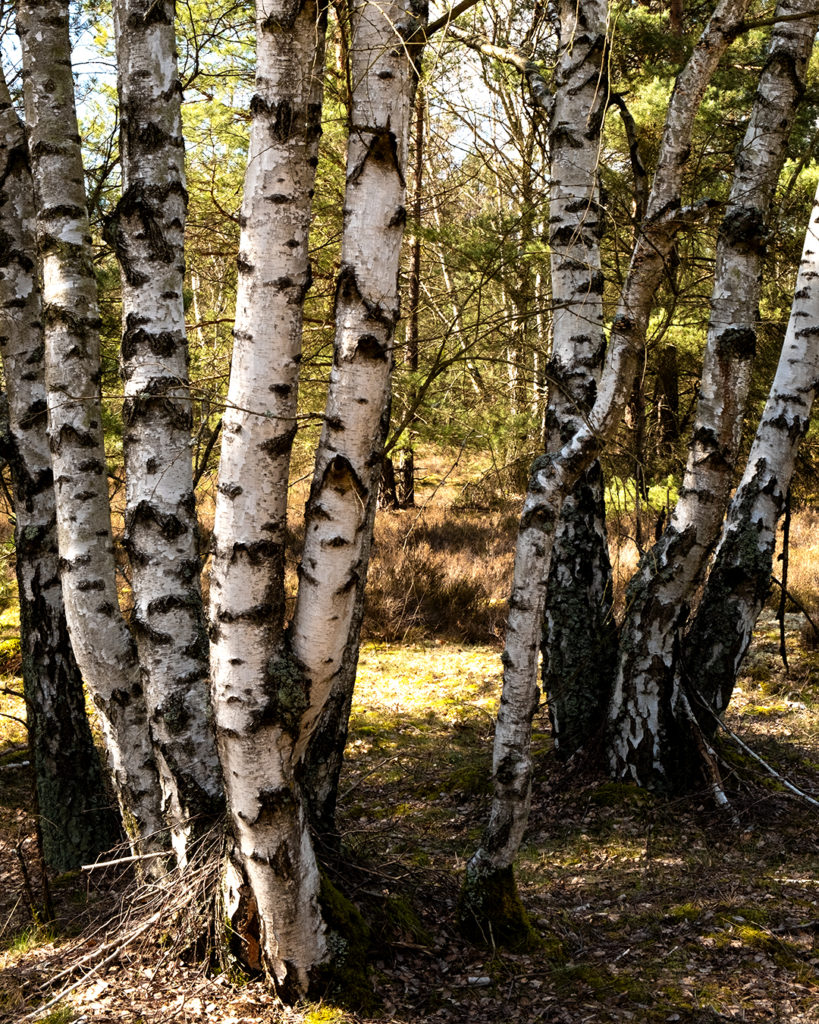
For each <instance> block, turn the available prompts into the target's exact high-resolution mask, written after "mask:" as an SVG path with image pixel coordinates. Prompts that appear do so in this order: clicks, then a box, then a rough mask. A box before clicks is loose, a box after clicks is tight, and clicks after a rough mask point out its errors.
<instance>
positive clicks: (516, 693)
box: [461, 0, 747, 924]
mask: <svg viewBox="0 0 819 1024" xmlns="http://www.w3.org/2000/svg"><path fill="white" fill-rule="evenodd" d="M746 4H747V0H745V2H743V0H739V2H737V0H722V2H720V3H719V4H718V5H717V7H716V10H715V11H714V14H713V15H712V17H711V20H710V21H709V23H708V25H707V26H706V28H705V30H704V32H703V34H702V36H701V37H700V39H699V41H698V42H697V45H696V46H695V48H694V50H693V52H692V54H691V57H690V58H689V60H688V63H687V64H686V66H685V68H684V69H683V71H682V72H681V73H680V75H679V77H678V79H677V82H676V85H675V88H674V92H673V94H672V97H671V100H670V103H669V109H668V114H667V116H666V123H665V128H664V131H663V138H662V142H661V147H660V154H659V159H658V166H657V171H656V174H655V177H654V182H653V185H652V189H651V195H650V197H649V202H648V209H647V213H646V218H645V221H644V223H643V227H642V231H641V233H640V236H639V238H638V240H637V243H636V245H635V249H634V252H633V254H632V259H631V264H630V267H629V273H628V277H627V279H626V284H625V286H624V289H623V293H622V295H621V299H620V303H619V306H618V309H617V313H616V315H615V318H614V322H613V324H612V330H611V336H610V339H609V345H608V350H607V353H606V362H605V367H604V371H603V374H602V376H601V380H600V384H599V387H598V393H597V399H596V401H595V404H594V407H593V408H592V411H591V413H590V414H589V417H588V419H587V421H585V422H584V423H583V425H582V426H581V427H579V429H578V430H577V432H576V433H575V435H574V437H573V438H572V439H571V440H570V441H569V442H568V443H566V444H564V446H563V448H562V449H561V450H560V451H559V452H557V453H555V454H553V455H549V456H542V457H541V458H540V459H537V460H535V463H534V466H533V469H532V476H531V479H530V483H529V490H528V492H527V495H526V500H525V502H524V507H523V514H522V516H521V521H520V528H519V532H518V540H517V546H516V551H515V570H514V578H513V583H512V595H511V598H510V610H509V619H508V624H507V634H506V647H505V650H504V653H503V658H502V660H503V665H504V672H503V689H502V693H501V703H500V710H499V712H498V720H497V724H496V727H495V744H494V751H493V761H492V772H493V788H494V792H493V800H492V807H491V811H490V817H489V823H488V825H487V828H486V831H485V833H484V836H483V839H482V841H481V845H480V847H479V848H478V850H477V851H476V853H475V854H474V855H473V857H472V858H471V859H470V861H469V863H468V865H467V872H466V883H465V886H464V890H463V902H462V912H461V913H462V919H464V920H465V921H466V920H468V919H469V918H470V917H471V918H472V919H473V920H474V921H476V922H478V923H479V924H480V922H481V921H482V920H483V921H491V920H493V918H496V917H497V913H498V904H499V902H500V901H499V900H498V899H497V893H498V886H499V885H500V886H502V891H504V892H505V891H507V890H508V887H509V886H510V885H511V886H512V887H514V882H513V880H512V876H511V866H512V862H513V860H514V857H515V855H516V853H517V850H518V848H519V846H520V842H521V840H522V838H523V833H524V830H525V828H526V823H527V820H528V815H529V803H530V795H531V773H532V769H531V760H530V754H529V748H530V739H531V724H532V716H533V715H534V712H535V710H536V709H537V705H538V693H537V668H538V665H537V660H538V658H537V656H538V650H539V643H538V640H539V631H540V626H541V622H542V619H543V609H544V604H545V597H546V587H547V579H548V575H549V568H550V562H551V554H552V548H553V544H554V535H555V531H556V527H557V523H558V520H559V517H560V513H561V509H562V505H563V501H564V496H565V495H566V494H567V493H568V492H569V490H570V489H571V488H572V487H573V486H574V485H575V483H576V482H577V480H578V479H579V478H580V476H581V475H582V473H583V472H584V471H585V470H586V469H588V467H589V466H590V465H591V463H592V462H593V461H594V459H595V458H596V457H597V455H598V454H599V452H600V449H601V447H602V445H603V444H604V443H605V441H606V439H607V438H608V437H610V436H611V434H612V432H613V431H614V429H615V428H616V427H617V425H618V424H619V422H620V419H621V417H622V414H623V411H624V408H625V405H626V402H627V400H628V397H629V394H630V384H631V381H632V380H633V378H634V373H635V370H636V367H637V361H638V359H639V357H640V354H641V352H642V349H643V345H644V343H645V336H646V330H647V325H648V318H649V314H650V311H651V303H652V298H653V295H654V291H655V289H656V287H657V284H658V283H659V280H660V277H661V275H662V273H663V266H664V260H665V258H666V257H667V255H668V254H669V253H670V251H671V248H672V246H673V244H674V238H675V236H676V233H677V230H678V228H679V225H680V222H681V211H680V187H681V179H682V171H683V168H684V166H685V162H686V156H687V153H688V146H689V142H690V138H691V130H692V126H693V121H694V117H695V114H696V112H697V109H698V108H699V105H700V102H701V101H702V97H703V94H704V92H705V88H706V86H707V84H708V81H709V80H710V77H711V75H712V74H713V72H714V70H715V69H716V67H717V64H718V63H719V60H720V58H721V56H722V55H723V54H724V52H725V50H726V48H727V46H728V44H729V42H730V40H731V37H732V31H733V28H734V27H735V26H736V24H737V23H738V22H739V20H740V19H741V18H742V16H743V14H744V11H745V7H746ZM580 6H581V8H582V9H583V10H585V5H584V4H581V5H580Z"/></svg>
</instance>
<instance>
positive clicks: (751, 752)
mask: <svg viewBox="0 0 819 1024" xmlns="http://www.w3.org/2000/svg"><path fill="white" fill-rule="evenodd" d="M694 693H696V695H697V698H698V700H699V702H700V704H701V705H702V707H704V708H705V710H706V711H707V712H708V714H709V715H711V717H712V718H713V719H714V721H715V722H716V723H717V725H718V726H719V727H720V729H722V730H724V731H725V732H726V733H728V735H729V736H730V737H731V739H732V740H733V741H734V743H736V745H737V746H738V747H741V748H742V750H744V751H745V753H746V754H749V755H750V756H751V757H752V758H753V759H754V760H755V761H757V762H759V764H761V765H762V767H763V768H764V769H765V771H766V772H768V774H769V775H770V776H771V777H772V778H774V779H776V780H777V782H781V783H782V785H783V786H784V787H785V788H786V789H789V790H790V791H791V793H794V794H795V795H796V796H798V797H801V798H802V799H803V800H805V801H807V803H809V804H811V805H812V806H813V807H819V800H814V798H813V797H812V796H809V795H808V794H807V793H805V792H804V790H801V789H799V787H798V786H794V784H793V783H792V782H788V780H787V779H786V778H785V777H784V776H783V775H780V774H779V772H778V771H777V770H776V769H775V768H773V767H772V766H771V765H769V764H768V762H767V761H766V760H765V759H764V758H763V757H760V755H759V754H757V752H756V751H755V750H753V749H752V748H751V747H749V746H748V744H747V743H746V742H745V741H744V740H741V739H740V738H739V736H737V734H736V733H735V732H734V731H733V729H730V728H729V727H728V726H727V725H726V724H725V722H723V720H722V719H721V718H720V717H719V715H717V714H715V713H714V711H712V710H711V708H710V707H709V706H708V702H707V701H706V700H705V698H704V697H703V696H702V694H701V693H698V692H697V691H696V690H695V691H694Z"/></svg>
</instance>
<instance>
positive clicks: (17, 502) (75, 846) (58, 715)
mask: <svg viewBox="0 0 819 1024" xmlns="http://www.w3.org/2000/svg"><path fill="white" fill-rule="evenodd" d="M0 237H2V239H3V243H2V247H0V353H1V354H2V359H3V373H4V376H5V380H6V391H7V396H8V423H7V424H6V425H5V429H4V431H3V433H4V435H5V436H4V443H3V454H4V456H5V457H6V459H7V461H8V462H9V465H10V467H11V479H12V491H13V497H14V514H15V519H16V523H15V530H14V539H15V547H16V569H17V582H18V589H19V599H20V639H21V648H22V653H23V687H24V692H25V700H26V718H27V724H28V739H29V749H30V751H31V760H32V762H33V764H34V774H35V784H36V788H37V810H38V813H39V815H40V834H41V836H42V843H43V856H44V858H45V861H46V863H47V864H48V865H49V867H51V868H53V869H54V870H55V871H69V870H72V869H75V868H78V867H79V866H80V865H82V864H87V863H89V862H90V861H93V860H94V859H95V858H96V857H97V855H98V854H99V853H101V852H102V851H103V850H106V849H108V848H109V847H111V846H113V845H114V844H115V843H116V842H117V840H118V837H119V828H118V825H117V820H116V816H115V815H114V814H113V813H112V809H111V808H110V807H109V806H108V796H107V793H106V788H105V782H104V779H103V775H102V771H101V766H100V762H99V758H98V756H97V751H96V749H95V747H94V740H93V737H92V736H91V729H90V727H89V724H88V718H87V717H86V713H85V695H84V693H83V688H82V677H81V676H80V671H79V669H78V668H77V663H76V661H75V659H74V652H73V651H72V649H71V643H70V641H69V639H68V627H67V624H66V620H65V607H64V605H63V596H62V589H61V587H60V573H59V554H58V551H57V518H56V517H57V513H56V508H55V504H54V476H53V473H52V470H51V453H50V452H49V449H48V434H47V431H46V418H47V417H46V390H45V370H44V365H43V323H42V305H41V301H40V287H39V282H38V268H37V243H36V238H35V234H34V193H33V185H32V181H31V172H30V167H29V156H28V150H27V146H26V140H25V135H24V132H23V126H22V125H21V124H20V120H19V118H18V117H17V114H16V112H15V110H14V108H13V107H12V104H11V99H10V97H9V92H8V89H7V87H6V82H5V79H4V78H3V77H2V73H1V72H0Z"/></svg>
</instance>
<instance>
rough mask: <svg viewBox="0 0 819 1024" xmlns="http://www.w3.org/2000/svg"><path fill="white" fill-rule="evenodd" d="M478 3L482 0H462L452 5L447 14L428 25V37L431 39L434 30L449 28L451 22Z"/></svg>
mask: <svg viewBox="0 0 819 1024" xmlns="http://www.w3.org/2000/svg"><path fill="white" fill-rule="evenodd" d="M478 3H480V0H461V3H459V4H455V6H454V7H451V8H450V9H449V10H448V11H447V12H446V14H444V15H442V16H441V17H440V18H438V19H437V21H433V23H432V24H431V25H429V26H427V31H426V37H427V39H429V37H430V36H431V35H432V34H433V33H434V32H438V31H439V29H442V28H449V26H450V23H451V22H453V21H454V20H455V19H456V18H458V17H460V15H462V14H463V13H464V12H465V11H468V10H469V8H470V7H475V6H476V5H477V4H478Z"/></svg>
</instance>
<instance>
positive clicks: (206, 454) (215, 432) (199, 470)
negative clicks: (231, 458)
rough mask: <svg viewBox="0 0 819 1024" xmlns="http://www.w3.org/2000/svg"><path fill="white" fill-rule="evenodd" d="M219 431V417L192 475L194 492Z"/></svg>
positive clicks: (220, 425) (220, 422)
mask: <svg viewBox="0 0 819 1024" xmlns="http://www.w3.org/2000/svg"><path fill="white" fill-rule="evenodd" d="M221 430H222V418H221V417H220V418H219V422H218V423H217V424H216V426H215V427H214V428H213V432H212V433H211V435H210V437H209V438H208V443H207V444H206V445H205V450H204V452H203V453H202V457H201V459H200V460H199V465H198V466H197V467H196V471H195V472H194V474H193V489H194V490H196V485H197V484H198V483H199V481H200V480H201V479H202V475H203V473H204V472H205V470H206V469H207V468H208V459H209V458H210V453H211V452H212V451H213V446H214V445H215V444H216V439H217V437H218V436H219V434H220V432H221Z"/></svg>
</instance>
